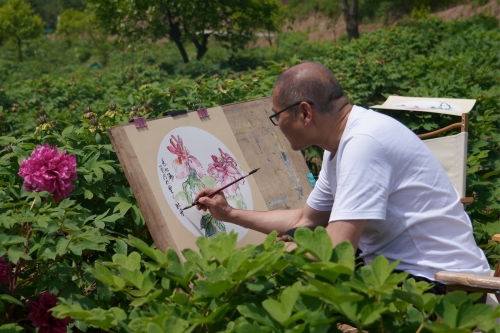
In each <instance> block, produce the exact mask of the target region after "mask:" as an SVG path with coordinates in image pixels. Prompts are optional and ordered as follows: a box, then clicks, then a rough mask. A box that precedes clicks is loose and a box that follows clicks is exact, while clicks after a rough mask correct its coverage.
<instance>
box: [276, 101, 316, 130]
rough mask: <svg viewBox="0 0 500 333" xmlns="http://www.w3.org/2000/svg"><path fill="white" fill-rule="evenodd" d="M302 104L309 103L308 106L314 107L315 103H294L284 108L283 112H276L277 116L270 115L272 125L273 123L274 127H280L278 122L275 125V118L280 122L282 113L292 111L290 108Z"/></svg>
mask: <svg viewBox="0 0 500 333" xmlns="http://www.w3.org/2000/svg"><path fill="white" fill-rule="evenodd" d="M302 102H306V103H307V104H309V105H314V103H313V102H311V101H298V102H295V103H293V104H292V105H289V106H287V107H286V108H284V109H283V110H281V111H278V112H276V113H275V114H273V115H270V116H269V120H270V121H271V123H273V125H274V126H278V123H277V122H276V123H275V122H274V120H273V118H274V117H276V120H277V121H278V122H279V115H280V113H283V112H285V111H286V110H288V109H290V108H293V107H294V106H297V105H300V103H302Z"/></svg>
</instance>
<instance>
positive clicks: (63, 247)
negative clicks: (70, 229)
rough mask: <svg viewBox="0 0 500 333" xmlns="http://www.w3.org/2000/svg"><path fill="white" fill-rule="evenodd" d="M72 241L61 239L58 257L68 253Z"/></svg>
mask: <svg viewBox="0 0 500 333" xmlns="http://www.w3.org/2000/svg"><path fill="white" fill-rule="evenodd" d="M69 242H70V239H68V238H64V237H61V238H60V239H59V241H58V242H57V245H56V252H57V254H58V255H60V256H62V255H63V254H65V253H66V251H67V249H68V246H69Z"/></svg>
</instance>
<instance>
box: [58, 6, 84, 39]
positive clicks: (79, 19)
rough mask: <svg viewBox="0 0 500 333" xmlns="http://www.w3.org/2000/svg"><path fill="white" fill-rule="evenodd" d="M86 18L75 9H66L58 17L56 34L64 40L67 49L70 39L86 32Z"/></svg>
mask: <svg viewBox="0 0 500 333" xmlns="http://www.w3.org/2000/svg"><path fill="white" fill-rule="evenodd" d="M87 23H88V22H87V16H86V15H85V13H84V12H81V11H79V10H76V9H68V10H66V11H64V12H63V13H62V14H61V16H60V17H59V23H58V24H57V30H56V34H58V35H60V36H62V37H63V38H64V39H66V42H67V43H68V47H71V39H72V38H76V37H78V36H79V35H80V34H82V33H85V32H86V30H87V29H86V27H87Z"/></svg>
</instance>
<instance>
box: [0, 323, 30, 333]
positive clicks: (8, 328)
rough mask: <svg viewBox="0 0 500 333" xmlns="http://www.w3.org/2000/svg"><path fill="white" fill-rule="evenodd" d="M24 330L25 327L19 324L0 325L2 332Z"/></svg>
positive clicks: (0, 331)
mask: <svg viewBox="0 0 500 333" xmlns="http://www.w3.org/2000/svg"><path fill="white" fill-rule="evenodd" d="M19 332H24V328H23V327H22V326H19V325H18V324H15V323H12V324H5V325H2V326H0V333H19Z"/></svg>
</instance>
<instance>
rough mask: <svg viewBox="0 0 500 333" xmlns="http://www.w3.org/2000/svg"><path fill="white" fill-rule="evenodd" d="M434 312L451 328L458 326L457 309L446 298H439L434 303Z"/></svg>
mask: <svg viewBox="0 0 500 333" xmlns="http://www.w3.org/2000/svg"><path fill="white" fill-rule="evenodd" d="M436 314H437V315H438V316H439V318H441V320H442V321H443V323H444V324H446V325H448V326H449V327H451V328H456V327H458V325H457V324H458V316H457V315H458V310H457V308H456V307H455V306H454V305H453V304H452V303H450V301H448V300H447V299H446V298H443V299H441V301H440V302H438V304H437V305H436Z"/></svg>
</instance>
